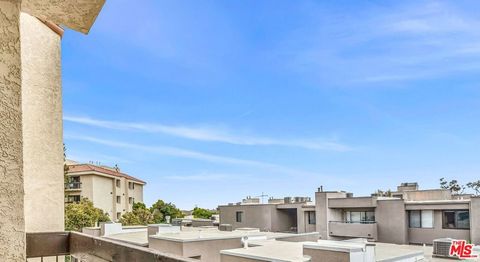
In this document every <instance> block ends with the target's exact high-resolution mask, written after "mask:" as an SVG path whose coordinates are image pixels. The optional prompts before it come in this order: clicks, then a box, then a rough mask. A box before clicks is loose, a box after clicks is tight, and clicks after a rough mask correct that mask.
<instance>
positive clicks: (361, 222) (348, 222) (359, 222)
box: [330, 221, 377, 224]
mask: <svg viewBox="0 0 480 262" xmlns="http://www.w3.org/2000/svg"><path fill="white" fill-rule="evenodd" d="M330 222H334V223H344V224H375V223H377V221H330Z"/></svg>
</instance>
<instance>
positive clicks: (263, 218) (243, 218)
mask: <svg viewBox="0 0 480 262" xmlns="http://www.w3.org/2000/svg"><path fill="white" fill-rule="evenodd" d="M306 200H308V199H301V198H293V199H292V198H285V199H284V201H281V200H280V199H271V200H269V203H268V204H245V203H237V204H229V205H226V206H219V210H220V224H230V225H232V227H233V228H240V227H255V228H260V229H261V230H263V231H273V232H286V231H290V232H297V233H303V232H314V231H316V232H319V233H320V235H321V238H322V239H333V240H342V239H350V238H367V239H370V240H372V241H379V242H385V243H396V244H432V242H433V240H434V239H437V238H445V237H449V238H455V239H465V240H469V241H472V242H473V243H475V244H480V219H479V218H480V197H475V196H471V195H452V193H451V192H450V191H449V190H445V189H431V190H420V189H419V187H418V184H417V183H403V184H401V185H400V186H399V187H398V188H397V191H393V192H390V191H389V192H378V193H376V194H372V196H368V197H354V196H353V194H352V193H347V192H344V191H323V189H322V188H319V190H318V192H316V193H315V202H313V203H312V202H309V201H306Z"/></svg>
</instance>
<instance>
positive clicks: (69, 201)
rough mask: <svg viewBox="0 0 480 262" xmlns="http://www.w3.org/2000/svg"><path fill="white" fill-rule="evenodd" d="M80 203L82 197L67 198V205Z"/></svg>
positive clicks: (72, 196) (71, 196) (70, 196)
mask: <svg viewBox="0 0 480 262" xmlns="http://www.w3.org/2000/svg"><path fill="white" fill-rule="evenodd" d="M78 202H80V195H69V196H67V203H78Z"/></svg>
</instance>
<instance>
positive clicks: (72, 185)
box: [65, 182, 82, 189]
mask: <svg viewBox="0 0 480 262" xmlns="http://www.w3.org/2000/svg"><path fill="white" fill-rule="evenodd" d="M81 188H82V182H70V183H65V189H81Z"/></svg>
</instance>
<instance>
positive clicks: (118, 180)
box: [115, 179, 120, 187]
mask: <svg viewBox="0 0 480 262" xmlns="http://www.w3.org/2000/svg"><path fill="white" fill-rule="evenodd" d="M115 183H116V184H117V187H120V179H117V180H115Z"/></svg>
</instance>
